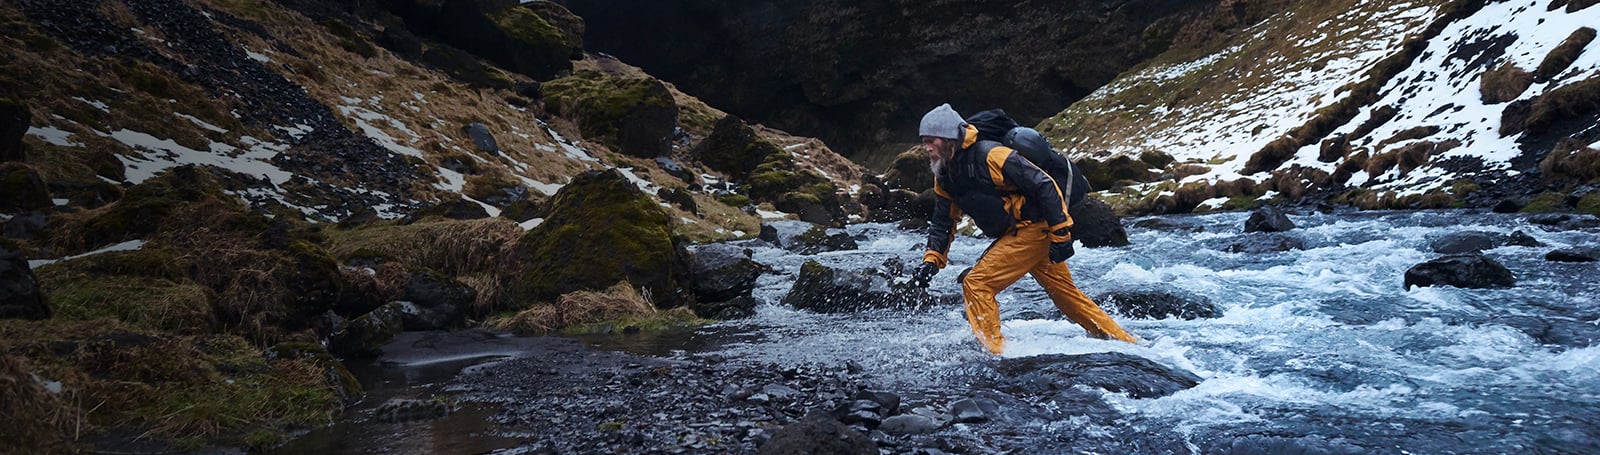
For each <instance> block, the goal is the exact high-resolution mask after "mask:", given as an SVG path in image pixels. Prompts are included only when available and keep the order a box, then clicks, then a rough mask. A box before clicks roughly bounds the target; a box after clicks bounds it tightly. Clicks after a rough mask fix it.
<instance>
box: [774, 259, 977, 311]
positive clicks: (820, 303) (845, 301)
mask: <svg viewBox="0 0 1600 455" xmlns="http://www.w3.org/2000/svg"><path fill="white" fill-rule="evenodd" d="M960 301H961V296H959V295H950V296H935V295H930V294H928V293H927V291H924V290H922V289H918V288H916V287H915V286H912V285H911V284H910V283H892V282H890V281H889V279H888V278H886V277H884V276H882V275H879V274H876V273H873V272H872V271H870V270H868V271H859V272H854V273H852V272H847V271H842V270H837V269H834V268H831V267H828V266H825V265H822V264H821V263H818V262H817V261H806V263H805V264H804V265H801V266H800V276H798V277H796V278H795V283H794V287H792V288H790V290H789V294H788V295H785V296H784V297H783V304H785V305H789V306H792V307H795V308H797V309H802V310H810V311H815V312H819V313H844V312H852V311H861V310H865V309H871V308H898V309H918V308H924V307H928V306H933V305H951V304H955V303H959V302H960Z"/></svg>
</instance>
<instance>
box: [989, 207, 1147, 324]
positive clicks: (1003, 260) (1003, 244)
mask: <svg viewBox="0 0 1600 455" xmlns="http://www.w3.org/2000/svg"><path fill="white" fill-rule="evenodd" d="M1046 229H1047V228H1045V227H1044V226H1041V225H1037V224H1030V225H1023V226H1019V227H1018V228H1017V230H1016V231H1015V232H1014V233H1012V234H1007V235H1006V236H1004V237H1001V238H1000V239H999V240H995V241H994V244H993V245H990V246H989V249H988V251H984V253H983V257H981V258H978V263H977V264H976V265H974V266H972V270H971V271H969V272H967V274H966V276H965V277H963V278H962V279H961V289H962V296H963V297H964V298H965V299H966V302H967V322H968V323H971V324H972V332H973V333H975V334H977V335H978V340H979V341H982V342H983V345H984V347H987V348H989V352H993V353H995V354H999V353H1000V352H1001V351H1002V350H1003V349H1005V343H1006V339H1005V337H1004V336H1002V335H1001V334H1000V304H999V302H996V301H995V299H994V297H995V295H996V294H999V293H1000V291H1002V290H1005V288H1006V287H1008V286H1011V284H1012V283H1016V282H1017V280H1018V279H1021V278H1022V275H1023V274H1032V275H1033V279H1034V280H1036V281H1038V282H1039V285H1040V286H1043V287H1044V290H1045V292H1046V293H1048V294H1050V300H1051V301H1052V302H1055V304H1056V308H1059V309H1060V310H1061V313H1062V314H1065V315H1066V316H1067V318H1069V319H1072V322H1076V323H1078V325H1080V326H1083V329H1084V330H1086V331H1088V332H1089V336H1091V337H1095V338H1101V339H1110V338H1116V339H1118V340H1122V341H1126V342H1129V343H1133V342H1135V341H1134V338H1133V336H1132V335H1128V332H1124V331H1123V330H1122V327H1121V326H1118V325H1117V323H1116V321H1113V320H1111V316H1110V315H1107V314H1106V312H1105V311H1104V310H1101V309H1100V306H1099V305H1096V304H1095V303H1094V301H1093V300H1090V299H1089V296H1086V295H1084V294H1083V291H1080V290H1078V286H1077V285H1074V284H1072V272H1071V271H1070V270H1068V269H1067V263H1065V262H1050V237H1049V233H1048V232H1047V231H1046Z"/></svg>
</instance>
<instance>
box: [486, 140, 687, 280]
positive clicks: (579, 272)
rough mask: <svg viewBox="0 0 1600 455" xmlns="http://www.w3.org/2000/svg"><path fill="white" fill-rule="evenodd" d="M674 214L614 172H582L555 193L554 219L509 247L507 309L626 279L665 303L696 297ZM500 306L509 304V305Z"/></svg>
mask: <svg viewBox="0 0 1600 455" xmlns="http://www.w3.org/2000/svg"><path fill="white" fill-rule="evenodd" d="M671 221H672V218H671V217H670V216H669V215H667V212H666V211H665V210H663V209H662V207H661V205H660V204H659V203H657V202H656V201H655V200H654V199H651V198H650V197H649V196H647V195H645V194H644V193H643V192H642V191H640V190H639V189H638V187H636V186H634V185H633V183H632V182H629V181H628V179H627V178H626V177H624V176H623V175H622V174H621V173H620V172H617V171H616V170H606V171H591V172H586V173H584V174H580V175H579V176H578V177H576V178H574V179H573V180H572V182H571V183H568V184H567V186H565V187H562V188H561V191H560V192H558V193H556V195H555V196H554V197H553V198H551V200H550V203H549V217H548V218H546V219H545V221H544V222H543V223H540V224H539V226H537V227H535V228H533V229H532V230H529V231H528V233H527V234H525V235H523V236H522V238H521V239H519V240H518V241H517V242H516V244H515V245H513V246H512V253H511V256H512V258H511V261H510V263H511V264H517V265H518V266H519V268H520V270H519V271H516V272H515V273H514V276H512V277H511V282H510V283H508V288H510V292H509V294H510V295H509V297H510V302H504V303H509V304H510V305H509V306H510V307H511V308H510V309H517V308H520V307H525V306H527V305H529V304H532V303H535V302H546V303H548V302H555V301H556V300H557V298H559V297H560V296H561V295H562V294H566V293H569V292H573V291H579V290H601V289H606V288H608V287H610V286H612V285H614V284H616V283H617V282H618V281H621V280H627V281H628V282H630V283H633V284H634V285H635V286H637V287H639V288H640V289H641V290H643V291H645V292H647V293H648V294H649V295H650V298H651V301H652V302H653V303H654V304H655V305H656V306H657V307H660V308H671V307H678V306H684V305H687V304H689V303H691V302H693V301H694V296H693V294H692V293H690V292H689V291H688V289H690V288H691V286H690V284H691V283H692V281H691V280H690V277H689V274H690V270H691V265H690V262H689V254H688V252H687V251H686V250H685V249H684V248H683V246H682V245H680V244H679V242H678V241H677V239H675V238H674V237H673V235H672V226H671V225H670V223H671ZM504 303H503V305H502V306H503V307H502V308H498V309H501V310H503V309H508V308H504V306H506V305H504Z"/></svg>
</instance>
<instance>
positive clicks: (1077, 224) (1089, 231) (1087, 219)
mask: <svg viewBox="0 0 1600 455" xmlns="http://www.w3.org/2000/svg"><path fill="white" fill-rule="evenodd" d="M1070 211H1071V214H1072V239H1073V240H1077V241H1078V243H1081V244H1083V246H1085V247H1089V248H1096V247H1102V246H1127V245H1129V242H1128V230H1127V229H1125V228H1123V227H1122V219H1121V218H1118V217H1117V214H1116V212H1113V211H1111V204H1107V203H1105V202H1104V201H1101V200H1100V199H1097V198H1093V197H1088V198H1084V199H1083V203H1082V204H1079V205H1078V206H1077V207H1073V208H1072V209H1071V210H1070Z"/></svg>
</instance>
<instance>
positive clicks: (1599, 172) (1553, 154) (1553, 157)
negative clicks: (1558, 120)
mask: <svg viewBox="0 0 1600 455" xmlns="http://www.w3.org/2000/svg"><path fill="white" fill-rule="evenodd" d="M1539 171H1540V172H1541V173H1542V174H1543V175H1544V179H1545V181H1547V182H1567V183H1583V182H1588V181H1591V180H1594V179H1596V178H1600V150H1596V149H1592V148H1588V147H1585V146H1584V141H1582V140H1578V139H1570V138H1569V139H1567V140H1564V141H1561V142H1560V143H1558V144H1556V146H1555V148H1553V149H1551V150H1550V153H1549V154H1546V155H1545V156H1544V159H1543V160H1540V161H1539Z"/></svg>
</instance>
